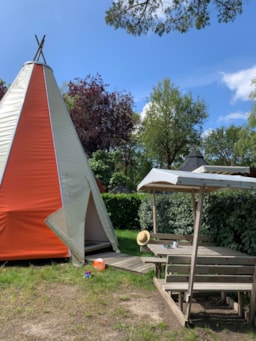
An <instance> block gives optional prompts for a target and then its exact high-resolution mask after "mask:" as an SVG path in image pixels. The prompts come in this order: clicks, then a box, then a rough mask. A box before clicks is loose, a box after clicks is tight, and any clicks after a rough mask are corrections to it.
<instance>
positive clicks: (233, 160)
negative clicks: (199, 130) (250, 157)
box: [202, 125, 243, 166]
mask: <svg viewBox="0 0 256 341" xmlns="http://www.w3.org/2000/svg"><path fill="white" fill-rule="evenodd" d="M241 131H242V127H240V126H234V125H231V126H230V127H228V128H226V127H220V128H217V129H216V130H213V131H212V132H211V133H210V134H209V135H208V136H207V137H205V138H204V139H203V143H202V145H203V148H204V155H205V159H206V160H207V161H208V162H209V163H211V164H216V165H223V166H236V165H241V164H242V163H243V161H242V158H241V157H239V154H240V153H239V152H238V150H237V147H236V145H237V143H238V141H239V136H240V135H239V134H240V132H241Z"/></svg>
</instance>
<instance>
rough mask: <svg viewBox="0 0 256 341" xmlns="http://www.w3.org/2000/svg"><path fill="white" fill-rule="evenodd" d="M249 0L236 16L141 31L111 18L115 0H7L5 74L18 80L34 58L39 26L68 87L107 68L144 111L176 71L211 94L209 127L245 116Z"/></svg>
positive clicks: (253, 7) (253, 73)
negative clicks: (120, 26) (184, 29)
mask: <svg viewBox="0 0 256 341" xmlns="http://www.w3.org/2000/svg"><path fill="white" fill-rule="evenodd" d="M244 3H245V5H244V11H243V14H242V15H241V16H239V17H238V18H237V19H236V21H235V22H233V23H229V24H218V23H217V22H216V19H214V20H213V23H212V25H211V26H210V27H207V28H206V29H204V30H200V31H197V30H191V31H190V32H188V33H185V34H181V33H178V32H177V33H174V32H173V33H170V34H168V35H164V36H162V37H158V36H156V35H154V34H152V33H150V34H148V35H143V36H140V37H134V36H131V35H128V34H127V33H126V32H125V31H123V30H114V29H113V28H112V27H110V26H107V25H106V24H105V19H104V17H105V11H106V10H107V9H108V8H109V6H110V4H111V1H108V0H73V1H67V0H45V1H44V2H38V1H34V0H2V1H1V11H0V25H1V32H2V39H1V53H0V78H1V79H3V80H4V81H6V83H11V82H12V81H13V80H14V79H15V77H16V75H17V73H18V72H19V71H20V69H21V67H22V65H23V64H24V63H25V62H26V61H29V60H32V59H33V58H34V55H35V52H36V50H37V43H36V40H35V37H34V36H35V34H37V35H38V37H39V39H41V38H42V36H43V35H44V34H45V35H46V40H45V45H44V50H43V51H44V55H45V58H46V61H47V64H48V65H50V66H51V67H52V68H53V71H54V75H55V78H56V80H57V83H58V85H59V86H60V87H61V86H62V85H63V84H64V82H68V81H70V80H74V79H75V78H76V77H79V78H84V77H85V76H86V75H88V74H91V75H96V73H99V74H100V75H101V76H102V78H103V81H104V82H105V83H107V84H109V85H110V87H109V90H118V91H123V90H125V91H127V92H130V93H131V94H132V95H133V97H134V101H135V107H134V110H135V111H136V112H139V113H141V112H142V111H143V108H144V106H145V105H146V104H147V102H148V98H149V95H150V93H151V92H152V89H153V87H154V86H157V84H158V82H160V81H162V80H163V79H164V78H169V79H170V80H171V82H172V83H174V85H175V86H177V87H179V89H180V91H181V92H182V93H188V92H191V93H192V95H193V97H194V99H197V98H200V99H203V100H204V101H205V102H206V104H207V106H208V112H209V118H208V120H207V121H206V122H205V124H204V130H205V131H208V130H209V129H216V128H217V127H220V126H222V125H225V126H229V125H231V124H234V125H240V124H245V123H246V122H247V121H246V117H247V115H248V112H250V110H251V108H252V102H251V100H249V98H248V96H249V93H250V91H251V90H253V88H252V87H251V79H252V78H256V44H255V29H254V27H255V24H254V23H255V13H256V1H255V0H246V1H244Z"/></svg>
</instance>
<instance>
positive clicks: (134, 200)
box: [102, 191, 256, 255]
mask: <svg viewBox="0 0 256 341" xmlns="http://www.w3.org/2000/svg"><path fill="white" fill-rule="evenodd" d="M102 197H103V200H104V202H105V205H106V208H107V211H108V214H109V216H110V219H111V221H112V224H113V226H114V228H115V229H128V230H141V229H147V230H149V231H153V214H152V207H153V202H152V201H153V196H152V194H138V193H134V194H109V193H105V194H103V195H102ZM255 206H256V192H252V191H219V192H215V193H213V194H206V195H205V197H204V205H203V214H202V221H201V230H200V233H202V234H208V235H210V236H212V237H213V238H214V240H215V242H216V244H217V245H219V246H225V247H229V248H232V249H234V250H240V251H243V252H246V253H248V254H251V255H256V210H255V208H254V207H255ZM156 213H157V217H156V219H157V229H158V232H163V233H177V234H191V233H193V222H194V216H193V210H192V199H191V195H190V194H183V193H169V194H158V195H157V196H156Z"/></svg>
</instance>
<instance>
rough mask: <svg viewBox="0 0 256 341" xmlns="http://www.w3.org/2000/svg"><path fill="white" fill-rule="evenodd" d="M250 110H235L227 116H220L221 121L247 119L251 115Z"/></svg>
mask: <svg viewBox="0 0 256 341" xmlns="http://www.w3.org/2000/svg"><path fill="white" fill-rule="evenodd" d="M249 115H250V113H249V112H234V113H232V114H228V115H226V116H220V117H219V118H218V121H219V122H230V121H236V120H244V121H246V120H247V119H248V117H249Z"/></svg>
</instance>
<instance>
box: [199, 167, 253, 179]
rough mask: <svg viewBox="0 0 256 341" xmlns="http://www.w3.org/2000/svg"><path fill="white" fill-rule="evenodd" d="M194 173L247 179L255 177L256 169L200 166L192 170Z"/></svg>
mask: <svg viewBox="0 0 256 341" xmlns="http://www.w3.org/2000/svg"><path fill="white" fill-rule="evenodd" d="M193 172H196V173H216V174H230V175H231V174H232V175H243V176H248V177H256V169H255V168H252V167H244V166H215V165H202V166H200V167H198V168H196V169H194V170H193Z"/></svg>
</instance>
